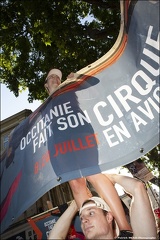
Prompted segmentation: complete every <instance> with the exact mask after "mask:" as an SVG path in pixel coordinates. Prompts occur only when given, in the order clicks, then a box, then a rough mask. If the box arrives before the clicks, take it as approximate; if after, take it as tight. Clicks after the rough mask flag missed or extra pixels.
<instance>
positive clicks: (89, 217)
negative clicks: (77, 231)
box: [80, 207, 110, 239]
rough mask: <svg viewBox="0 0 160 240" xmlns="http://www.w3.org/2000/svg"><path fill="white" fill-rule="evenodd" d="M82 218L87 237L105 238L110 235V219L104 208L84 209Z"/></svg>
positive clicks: (83, 229)
mask: <svg viewBox="0 0 160 240" xmlns="http://www.w3.org/2000/svg"><path fill="white" fill-rule="evenodd" d="M107 214H108V213H107ZM80 219H81V228H82V231H83V233H84V235H85V237H86V239H103V238H104V237H107V236H108V234H109V231H110V226H109V221H108V219H107V215H106V216H105V215H104V213H103V210H102V209H99V208H97V207H87V208H85V209H84V210H83V211H82V213H81V215H80Z"/></svg>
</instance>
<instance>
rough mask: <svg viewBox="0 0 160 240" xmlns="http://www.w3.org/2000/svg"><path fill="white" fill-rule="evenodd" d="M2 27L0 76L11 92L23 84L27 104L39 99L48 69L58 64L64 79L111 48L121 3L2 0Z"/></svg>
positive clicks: (42, 95)
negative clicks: (26, 93) (26, 89)
mask: <svg viewBox="0 0 160 240" xmlns="http://www.w3.org/2000/svg"><path fill="white" fill-rule="evenodd" d="M87 16H88V17H87ZM86 17H87V18H86ZM1 29H2V30H1V34H2V36H3V38H2V40H3V41H2V43H1V49H2V61H1V62H2V66H1V79H2V80H3V82H4V83H5V84H6V85H7V86H8V87H9V89H10V90H11V91H12V92H13V93H14V94H15V96H18V94H19V91H20V90H23V89H25V88H26V87H28V89H29V98H28V100H29V101H30V102H32V101H33V100H34V99H39V100H40V99H41V100H44V99H45V98H46V93H45V92H44V87H43V83H44V79H45V76H46V73H47V72H48V70H49V69H50V68H52V67H56V68H60V69H61V70H62V72H63V79H64V80H65V79H66V76H67V75H68V74H69V73H70V72H71V71H73V72H75V71H78V70H80V69H81V68H83V67H86V66H87V65H88V64H91V63H92V62H94V61H95V60H97V59H98V58H100V57H101V56H103V55H104V54H105V53H106V52H107V51H108V50H109V49H110V48H111V47H112V45H113V44H114V42H115V41H116V39H117V36H118V33H119V29H120V4H119V1H109V0H105V1H103V0H101V1H100V0H99V1H95V0H93V1H90V0H88V1H80V0H66V1H51V0H45V1H42V0H32V1H31V0H12V1H8V0H2V1H1Z"/></svg>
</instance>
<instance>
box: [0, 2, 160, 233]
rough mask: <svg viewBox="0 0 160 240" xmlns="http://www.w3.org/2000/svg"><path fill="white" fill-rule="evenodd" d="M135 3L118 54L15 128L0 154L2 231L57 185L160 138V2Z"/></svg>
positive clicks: (129, 157)
mask: <svg viewBox="0 0 160 240" xmlns="http://www.w3.org/2000/svg"><path fill="white" fill-rule="evenodd" d="M124 2H126V1H124ZM134 4H135V5H134V6H132V7H131V11H129V12H128V16H129V21H128V25H127V26H126V29H127V32H126V33H125V36H124V40H123V41H122V43H123V46H125V47H124V48H123V51H122V50H121V51H120V49H119V51H120V53H119V54H118V56H119V57H118V58H114V61H110V59H108V60H107V62H106V63H104V64H103V66H102V65H100V66H99V67H97V68H96V69H95V71H94V72H95V73H94V74H91V72H90V73H88V75H87V74H86V75H82V76H81V77H80V78H78V79H77V81H74V82H71V83H70V84H69V83H68V84H66V85H63V87H62V88H60V89H59V90H57V91H56V92H55V93H53V95H52V96H51V97H49V98H48V99H47V100H46V101H45V102H44V104H42V105H41V106H40V107H39V108H38V109H37V110H36V111H35V112H34V113H33V114H31V115H30V116H29V117H28V118H27V119H25V120H24V121H23V122H22V123H21V124H20V125H18V126H17V127H16V128H15V129H14V131H13V132H12V134H11V136H10V142H9V146H8V149H7V151H6V153H5V154H4V156H3V157H2V160H1V231H2V232H3V231H4V230H5V229H6V228H7V227H8V226H9V225H10V224H11V223H13V222H14V220H15V219H17V217H18V216H20V215H21V214H22V213H23V212H24V211H25V210H26V209H27V208H28V207H29V206H30V205H32V204H33V203H34V202H35V201H36V200H37V199H39V198H40V197H41V196H42V195H43V194H44V193H45V192H47V191H48V190H50V189H51V188H53V187H54V186H57V185H59V184H61V183H63V182H66V181H69V180H71V179H75V178H79V177H82V176H87V175H91V174H95V173H99V172H101V171H105V170H108V169H111V168H114V167H118V166H121V165H125V164H128V163H130V162H132V161H133V160H135V159H138V158H139V157H141V156H142V155H144V154H145V153H147V152H148V151H150V150H151V149H152V148H154V147H155V146H156V145H157V144H158V142H159V127H158V121H159V115H158V113H159V104H158V99H159V97H158V95H159V62H160V61H159V50H160V46H159V40H160V39H159V35H160V34H159V23H158V16H159V1H137V2H135V1H134ZM126 14H127V12H125V16H126ZM126 39H127V40H126ZM121 47H122V46H120V48H121ZM77 61H78V59H77Z"/></svg>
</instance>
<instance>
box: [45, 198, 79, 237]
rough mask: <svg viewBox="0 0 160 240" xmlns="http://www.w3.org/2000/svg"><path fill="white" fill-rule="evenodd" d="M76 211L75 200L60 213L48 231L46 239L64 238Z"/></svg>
mask: <svg viewBox="0 0 160 240" xmlns="http://www.w3.org/2000/svg"><path fill="white" fill-rule="evenodd" d="M76 213H77V205H76V203H75V201H72V203H71V204H70V206H69V207H68V208H67V209H66V211H65V212H64V213H63V214H62V215H61V217H60V218H59V219H58V221H57V222H56V224H55V225H54V227H53V229H52V230H51V231H50V234H49V237H48V239H50V240H51V239H65V238H66V236H67V233H68V231H69V228H70V225H71V222H72V219H73V217H74V216H75V214H76Z"/></svg>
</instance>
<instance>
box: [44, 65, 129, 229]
mask: <svg viewBox="0 0 160 240" xmlns="http://www.w3.org/2000/svg"><path fill="white" fill-rule="evenodd" d="M72 77H74V73H71V74H70V75H69V76H68V78H72ZM61 78H62V72H61V71H60V70H59V69H56V68H54V69H51V70H50V71H49V73H48V74H47V78H46V80H45V84H44V86H45V89H46V90H47V92H48V94H49V95H52V94H53V92H54V91H56V90H57V89H58V86H59V85H60V83H61ZM72 97H73V98H74V96H73V95H72ZM72 101H74V102H75V100H74V99H72ZM57 104H59V102H58V103H57ZM78 111H79V109H78ZM89 128H90V126H86V128H85V129H84V130H83V131H84V133H83V134H85V135H86V131H88V129H89ZM89 131H90V132H91V131H92V130H89ZM74 132H75V131H74ZM70 134H71V133H70ZM81 134H82V133H81ZM65 136H66V137H67V138H69V137H72V138H73V136H72V135H69V136H68V135H67V134H66V133H65ZM58 137H59V136H56V137H55V138H56V141H58ZM91 151H92V152H91ZM91 151H90V152H88V155H87V154H86V152H85V153H84V154H85V158H86V159H88V158H91V154H92V155H93V150H91ZM95 155H96V153H95ZM71 160H72V159H71ZM56 161H57V163H58V164H59V165H60V161H59V159H58V158H57V159H56ZM74 161H75V160H74ZM85 164H86V163H85ZM88 164H90V162H89V161H88ZM56 166H57V164H55V165H54V171H55V173H56V174H57V169H56ZM86 179H87V180H88V181H89V182H90V183H91V184H92V186H93V187H94V188H95V190H96V191H97V193H98V194H99V196H101V197H102V198H103V199H104V200H105V201H106V202H107V203H108V204H109V205H110V208H111V210H112V213H113V215H114V217H115V219H116V221H117V223H118V224H119V228H120V230H131V227H130V224H129V223H128V221H127V219H126V216H125V212H124V209H123V207H122V204H121V201H120V199H119V197H118V194H117V192H116V190H115V188H114V187H113V185H112V183H111V182H110V181H109V179H108V178H107V177H106V176H105V175H103V174H101V173H99V174H94V175H91V176H87V177H86V178H83V177H82V178H79V179H74V180H70V181H69V185H70V187H71V190H72V193H73V197H74V199H75V201H76V204H77V206H78V208H80V206H81V204H82V203H83V202H84V201H85V200H86V199H88V198H89V197H91V196H92V194H91V193H90V191H89V189H88V188H87V186H86ZM115 209H116V210H115Z"/></svg>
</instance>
